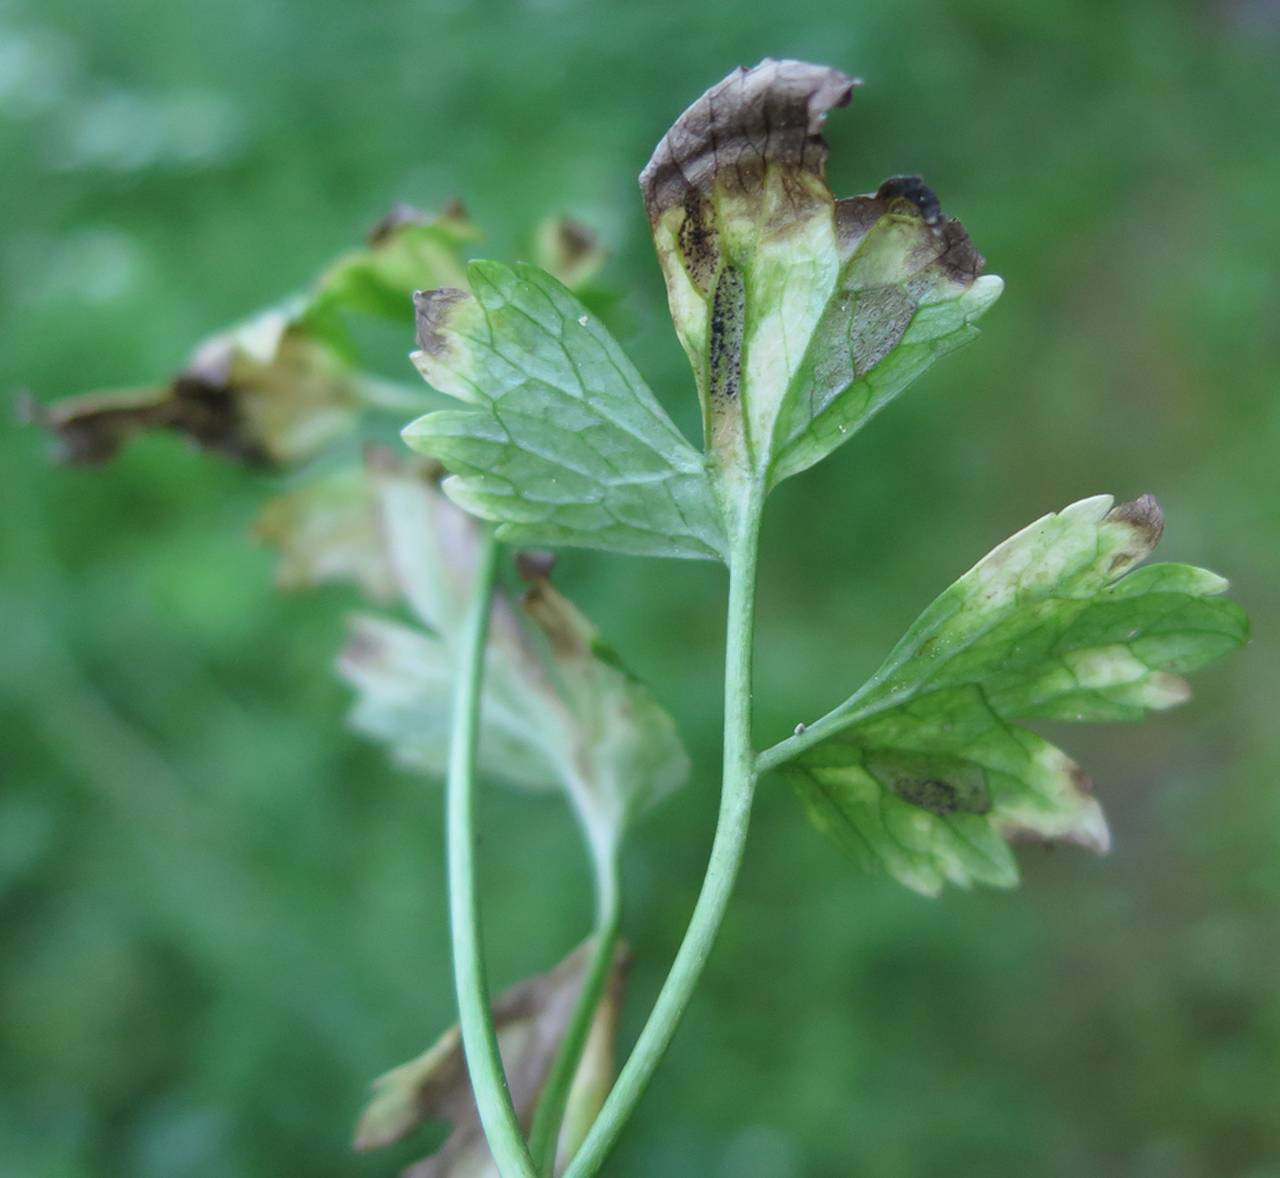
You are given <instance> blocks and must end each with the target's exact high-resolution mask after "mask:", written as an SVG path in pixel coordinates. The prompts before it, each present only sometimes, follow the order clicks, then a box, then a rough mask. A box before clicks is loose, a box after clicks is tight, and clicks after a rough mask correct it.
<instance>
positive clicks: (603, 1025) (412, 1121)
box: [355, 941, 628, 1178]
mask: <svg viewBox="0 0 1280 1178" xmlns="http://www.w3.org/2000/svg"><path fill="white" fill-rule="evenodd" d="M590 951H591V942H589V941H588V942H587V943H586V944H584V945H581V946H579V947H578V948H577V949H576V950H574V952H573V953H571V954H570V955H569V956H568V957H567V958H565V959H564V960H563V961H562V962H560V964H559V965H557V966H556V967H555V969H553V970H551V971H550V972H549V973H545V974H539V975H537V976H536V977H532V978H526V979H525V980H523V981H521V982H517V983H516V984H515V985H514V986H512V987H510V988H509V989H507V990H506V991H504V992H503V993H502V994H500V995H499V996H498V997H497V998H496V999H494V1002H493V1018H494V1023H495V1025H496V1027H497V1031H498V1046H499V1049H500V1051H501V1053H502V1062H503V1066H504V1069H505V1071H506V1074H507V1078H508V1082H509V1084H510V1087H511V1097H512V1103H513V1104H514V1105H515V1109H516V1114H517V1115H518V1116H519V1117H520V1119H521V1121H522V1122H523V1123H524V1124H525V1125H526V1126H527V1125H528V1123H529V1121H530V1120H531V1119H532V1116H533V1111H534V1108H535V1107H536V1105H537V1101H538V1096H539V1094H540V1093H541V1091H542V1087H543V1085H544V1084H545V1083H546V1080H547V1076H548V1073H549V1071H550V1068H551V1064H552V1061H553V1060H554V1058H555V1054H556V1050H557V1048H558V1047H559V1045H560V1040H561V1039H562V1038H563V1037H564V1034H565V1032H566V1030H567V1029H568V1025H569V1021H570V1019H571V1017H572V1015H573V1010H574V1005H575V1003H576V1001H577V998H578V993H579V991H580V990H581V988H582V984H583V980H584V973H585V970H586V966H587V963H588V961H589V959H590ZM627 966H628V954H627V951H626V950H625V948H622V947H620V948H619V950H618V952H617V955H616V956H615V958H614V962H613V966H612V972H611V973H610V977H609V982H608V985H607V986H606V989H605V994H604V997H603V999H602V1000H601V1002H600V1006H599V1008H598V1009H597V1011H596V1015H595V1019H594V1021H593V1023H592V1028H591V1033H590V1036H589V1038H588V1042H587V1048H586V1050H585V1051H584V1053H583V1057H582V1061H581V1063H580V1064H579V1065H578V1070H577V1072H576V1073H575V1078H574V1085H573V1089H572V1090H571V1094H570V1102H569V1113H568V1116H567V1119H566V1123H565V1129H564V1130H563V1132H562V1135H561V1142H560V1153H561V1159H562V1161H561V1163H560V1164H559V1165H558V1166H557V1169H556V1173H560V1171H561V1170H563V1168H564V1161H565V1159H567V1158H568V1157H569V1156H571V1155H572V1153H573V1151H574V1150H575V1149H576V1147H577V1145H578V1144H579V1142H580V1137H579V1134H580V1132H581V1122H582V1120H583V1119H584V1118H585V1117H586V1116H587V1115H589V1114H590V1113H591V1110H592V1108H593V1107H594V1108H595V1109H597V1110H598V1107H599V1103H601V1102H603V1099H604V1096H605V1095H606V1094H607V1093H608V1089H609V1087H610V1085H611V1084H612V1082H613V1074H612V1073H613V1039H614V1036H615V1034H616V1030H617V1020H618V1013H619V1011H620V1009H621V1006H622V999H623V994H624V991H625V980H626V972H627ZM440 1120H443V1121H449V1122H451V1123H452V1125H453V1132H452V1133H451V1134H450V1135H449V1137H448V1138H447V1139H446V1140H445V1142H444V1144H443V1145H442V1146H441V1147H440V1149H439V1150H438V1151H437V1152H436V1153H435V1154H433V1155H431V1156H430V1157H428V1158H423V1159H422V1160H421V1161H419V1162H417V1163H415V1164H414V1165H412V1166H410V1167H409V1169H408V1170H406V1171H405V1173H406V1174H407V1175H413V1176H414V1178H497V1175H498V1171H497V1168H496V1167H495V1166H494V1164H493V1161H492V1159H491V1157H490V1155H489V1150H488V1147H487V1146H486V1145H485V1140H484V1132H483V1130H482V1128H481V1125H480V1118H479V1114H478V1112H477V1110H476V1106H475V1100H474V1098H473V1097H472V1094H471V1085H470V1082H469V1080H468V1079H467V1069H466V1062H465V1060H464V1058H463V1052H462V1041H461V1036H460V1035H459V1033H458V1028H457V1027H456V1026H455V1027H450V1028H449V1030H447V1031H446V1032H445V1033H444V1034H443V1035H441V1036H440V1038H439V1039H438V1040H437V1041H436V1042H435V1043H434V1044H433V1045H432V1046H431V1047H429V1048H428V1049H427V1050H426V1051H424V1052H423V1053H422V1054H421V1055H420V1056H418V1057H417V1058H415V1059H412V1060H410V1061H409V1062H408V1063H404V1064H401V1065H400V1066H399V1067H397V1068H393V1069H392V1070H391V1071H389V1072H387V1073H386V1074H385V1075H382V1076H379V1077H378V1079H376V1080H375V1081H374V1082H373V1097H372V1099H371V1100H370V1102H369V1104H368V1106H367V1107H366V1109H365V1111H364V1113H363V1115H362V1116H361V1118H360V1123H359V1126H358V1127H357V1129H356V1136H355V1147H356V1149H359V1150H368V1149H378V1148H381V1147H382V1146H386V1145H390V1144H392V1143H394V1142H396V1141H399V1140H401V1139H402V1138H404V1137H405V1136H407V1135H408V1134H409V1133H411V1132H412V1131H413V1130H414V1129H416V1128H418V1126H420V1125H421V1124H423V1123H424V1122H427V1121H440Z"/></svg>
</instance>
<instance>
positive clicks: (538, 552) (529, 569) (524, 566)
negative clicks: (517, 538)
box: [515, 548, 556, 585]
mask: <svg viewBox="0 0 1280 1178" xmlns="http://www.w3.org/2000/svg"><path fill="white" fill-rule="evenodd" d="M515 565H516V572H517V573H518V574H519V576H520V579H521V580H522V581H523V582H524V583H525V584H526V585H537V584H538V583H539V582H540V581H546V580H549V579H550V577H551V573H552V570H553V569H554V568H555V566H556V554H555V553H554V552H548V551H546V550H545V549H541V548H526V549H521V550H520V551H519V552H517V553H516V554H515Z"/></svg>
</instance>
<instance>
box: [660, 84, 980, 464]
mask: <svg viewBox="0 0 1280 1178" xmlns="http://www.w3.org/2000/svg"><path fill="white" fill-rule="evenodd" d="M856 84H857V83H856V80H855V79H853V78H850V77H849V76H848V75H846V74H843V73H841V72H840V71H839V70H834V69H830V68H827V67H824V66H817V65H811V64H808V63H806V62H798V61H774V60H771V59H766V60H764V61H762V62H761V63H760V64H759V65H757V66H755V67H754V68H752V69H749V70H748V69H738V70H736V71H734V72H733V73H732V74H730V75H729V76H728V77H727V78H725V79H724V80H723V81H721V82H720V83H718V84H717V85H715V86H713V87H712V88H711V89H710V90H709V91H707V93H706V94H704V95H703V96H702V97H701V98H700V99H698V100H697V101H696V102H695V103H694V104H693V105H692V106H690V107H689V109H688V110H686V111H685V113H684V114H683V115H681V116H680V118H679V119H678V120H677V121H676V123H675V125H674V126H673V127H672V128H671V130H670V131H669V132H668V133H667V134H666V136H665V137H664V138H663V139H662V141H661V142H660V143H659V145H658V147H657V149H656V150H655V152H654V154H653V158H652V159H651V160H650V162H649V164H648V166H647V167H646V168H645V170H644V171H643V172H642V173H641V176H640V186H641V190H642V191H643V193H644V198H645V205H646V207H647V209H648V212H649V219H650V222H651V224H652V227H653V234H654V240H655V243H656V245H657V249H658V257H659V260H660V261H661V263H662V268H663V272H664V275H665V277H666V282H667V295H668V300H669V303H670V307H671V314H672V317H673V319H674V321H675V325H676V330H677V333H678V334H679V336H680V339H681V342H682V343H683V345H684V348H685V351H686V352H687V353H688V355H689V359H690V362H691V364H692V366H693V370H694V375H695V377H696V379H697V383H698V389H699V394H700V397H701V399H702V406H703V418H704V428H705V432H706V436H707V439H708V444H709V445H710V447H711V449H712V450H713V452H715V453H716V455H717V456H718V458H719V461H720V463H721V464H722V465H723V466H728V467H731V468H737V469H740V470H745V471H751V472H754V473H756V474H759V475H763V476H764V477H766V478H767V480H768V482H769V484H770V485H774V484H776V483H778V482H780V481H781V480H782V479H784V478H786V477H787V476H789V475H791V474H795V473H797V472H798V471H800V470H803V469H804V468H805V467H807V466H810V465H812V464H813V463H814V462H816V461H818V460H819V459H820V458H822V457H823V456H824V455H825V454H827V453H829V452H830V451H831V450H832V449H834V448H835V446H837V445H838V444H840V442H842V441H843V440H844V439H845V438H846V437H848V436H849V435H850V434H851V433H853V432H854V431H855V430H856V429H857V428H858V427H860V426H861V425H862V424H864V423H865V422H866V421H867V420H868V419H869V418H870V417H871V416H872V415H873V414H874V413H875V412H877V411H878V410H879V409H880V408H882V407H883V406H884V405H885V404H887V403H888V401H889V400H891V399H892V398H893V397H894V396H896V395H897V394H898V393H899V392H901V391H902V389H904V388H905V387H906V386H907V385H908V384H909V383H910V382H911V381H912V380H914V379H915V377H916V376H918V375H919V374H920V373H921V372H922V371H924V369H925V368H927V367H928V366H929V364H931V363H932V361H933V360H934V359H935V358H936V357H937V356H939V355H941V354H943V353H944V352H945V351H948V350H950V349H951V348H954V347H956V346H958V345H959V344H960V343H963V342H964V341H965V340H967V339H968V338H970V336H971V335H972V334H973V329H972V327H971V326H970V325H971V323H972V321H973V320H974V319H976V318H977V317H978V316H979V315H980V314H981V313H982V312H983V311H985V310H986V308H987V307H988V306H989V305H990V304H991V302H992V301H994V299H995V297H996V295H997V294H998V293H999V290H1000V283H999V280H998V279H994V278H985V279H984V278H981V277H979V276H980V274H981V270H982V258H981V256H980V255H979V254H978V253H977V251H976V250H974V249H973V247H972V246H971V245H970V243H969V240H968V237H967V236H966V235H965V232H964V230H963V228H962V227H961V226H960V224H959V222H958V221H955V220H953V219H950V218H946V217H943V215H942V212H941V209H940V207H939V204H938V200H937V197H936V196H935V195H934V194H933V193H932V192H931V191H930V190H929V189H928V188H927V187H926V186H925V185H924V183H923V182H922V181H921V180H920V178H919V177H915V176H909V177H901V176H899V177H893V178H891V179H889V180H886V181H885V182H884V183H883V184H882V185H881V186H880V188H879V190H878V191H877V192H876V193H875V195H874V196H865V197H854V198H852V199H849V200H842V201H836V200H835V199H834V198H833V197H832V195H831V192H830V191H829V189H828V187H827V183H826V176H825V173H826V160H827V145H826V143H825V141H824V140H823V138H822V135H821V128H822V124H823V121H824V119H825V117H826V115H827V113H828V111H830V110H831V109H833V108H834V107H837V106H843V105H845V104H846V103H847V102H848V101H849V99H850V96H851V95H852V93H853V89H854V87H855V85H856Z"/></svg>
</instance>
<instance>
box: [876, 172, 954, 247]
mask: <svg viewBox="0 0 1280 1178" xmlns="http://www.w3.org/2000/svg"><path fill="white" fill-rule="evenodd" d="M895 197H902V198H903V199H904V200H909V201H910V202H911V203H912V204H913V205H915V206H916V208H917V209H919V210H920V217H921V219H922V220H923V221H924V223H925V224H926V225H928V226H929V227H930V228H931V229H933V231H934V232H935V233H937V232H939V231H940V229H941V226H942V203H941V202H940V201H939V200H938V197H937V194H936V193H935V192H934V191H933V189H932V188H930V187H929V186H928V185H927V184H926V183H925V182H924V179H923V178H922V177H920V176H890V177H889V179H887V180H886V181H885V182H884V183H883V184H881V185H880V187H879V188H878V189H877V190H876V199H877V200H880V201H890V200H892V199H893V198H895Z"/></svg>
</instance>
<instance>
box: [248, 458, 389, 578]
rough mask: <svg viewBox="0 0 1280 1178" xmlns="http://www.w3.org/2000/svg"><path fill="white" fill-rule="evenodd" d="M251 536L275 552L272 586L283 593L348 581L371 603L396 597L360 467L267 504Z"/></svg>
mask: <svg viewBox="0 0 1280 1178" xmlns="http://www.w3.org/2000/svg"><path fill="white" fill-rule="evenodd" d="M254 535H255V536H256V537H257V538H258V539H260V540H263V541H265V542H267V543H268V544H271V545H272V546H273V547H275V548H276V549H277V550H278V551H279V553H280V560H279V563H278V565H277V566H276V584H277V585H279V586H280V588H282V589H305V588H310V587H312V586H316V585H322V584H326V583H328V582H331V581H347V582H354V583H355V584H357V585H359V586H360V588H361V589H362V590H363V592H364V593H365V595H366V596H368V597H369V598H371V599H372V600H374V601H387V600H389V599H390V598H391V597H392V596H393V594H394V593H395V590H396V578H395V576H394V574H393V571H392V569H391V564H390V561H389V559H388V555H387V545H386V543H385V542H384V540H383V537H382V531H381V526H380V524H379V522H378V508H377V503H376V501H375V498H374V492H373V488H372V487H371V486H370V483H369V479H368V478H367V477H366V476H365V472H364V471H362V470H361V469H360V468H359V467H354V468H346V469H339V470H337V471H335V472H332V473H329V474H325V475H321V476H319V477H318V478H314V479H311V480H310V481H308V482H306V483H303V484H301V485H300V486H297V487H295V488H293V489H291V490H289V491H286V492H285V493H284V494H281V495H276V496H275V497H274V498H272V499H268V500H267V502H266V503H265V504H264V505H263V508H262V511H261V512H260V513H259V514H258V519H257V522H256V524H255V525H254Z"/></svg>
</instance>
